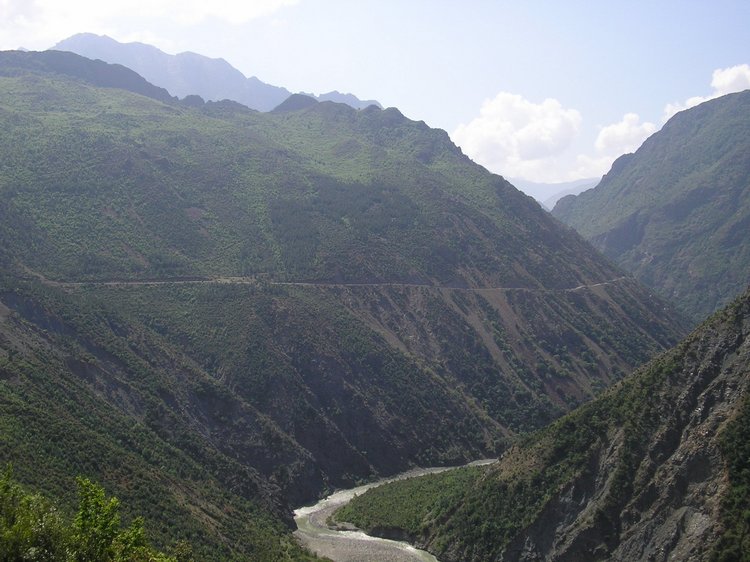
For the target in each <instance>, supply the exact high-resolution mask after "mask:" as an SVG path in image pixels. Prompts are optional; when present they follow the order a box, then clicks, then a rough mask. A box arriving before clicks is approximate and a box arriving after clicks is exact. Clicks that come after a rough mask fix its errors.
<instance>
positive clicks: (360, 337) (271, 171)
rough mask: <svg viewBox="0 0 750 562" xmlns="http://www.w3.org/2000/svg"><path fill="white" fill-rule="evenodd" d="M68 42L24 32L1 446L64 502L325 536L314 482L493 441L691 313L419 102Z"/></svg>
mask: <svg viewBox="0 0 750 562" xmlns="http://www.w3.org/2000/svg"><path fill="white" fill-rule="evenodd" d="M61 56H62V57H63V59H64V60H67V59H68V58H69V57H76V56H77V55H73V54H62V53H59V54H54V53H52V54H51V53H24V54H19V53H13V52H11V53H0V92H1V95H0V131H2V133H1V134H0V153H2V154H3V158H2V160H0V190H1V191H0V194H1V197H0V303H1V304H0V424H2V434H3V440H2V442H0V461H2V462H12V463H13V465H14V467H15V472H16V474H17V476H18V478H19V479H20V480H21V481H22V483H23V484H24V485H26V486H28V487H31V488H32V489H39V490H41V491H43V492H45V493H47V494H48V495H50V496H51V497H61V498H62V500H61V501H62V502H63V504H64V505H65V504H67V505H70V503H71V501H72V498H70V497H69V496H67V500H66V495H65V494H66V490H70V489H71V485H70V483H71V479H72V478H74V477H75V476H76V475H79V474H83V475H84V476H88V477H90V478H92V479H94V480H96V481H98V482H101V483H102V485H104V486H105V487H106V489H107V491H108V492H109V493H114V494H116V495H117V496H118V497H119V498H122V500H123V502H124V503H125V504H126V505H128V506H131V507H130V508H131V509H133V510H134V513H143V514H144V515H145V517H146V519H147V521H146V523H147V527H148V528H149V529H152V530H153V533H154V544H155V547H156V548H159V549H167V548H168V547H169V546H170V544H173V543H174V542H175V541H178V540H180V539H184V540H188V541H189V542H190V543H191V544H193V545H194V549H195V552H196V557H197V558H198V559H201V560H211V559H214V560H217V559H230V558H233V557H239V558H245V559H247V558H249V559H264V560H266V559H267V560H276V559H278V560H283V559H288V558H289V557H295V556H302V554H300V553H299V551H298V550H295V548H297V547H296V546H295V545H294V543H292V542H291V541H292V539H291V535H290V534H289V533H288V532H287V527H285V524H286V525H291V521H292V520H291V512H290V506H292V505H298V504H300V503H303V502H306V501H309V500H312V499H314V498H316V497H318V496H319V495H320V494H321V493H322V492H323V491H325V490H327V489H331V488H334V487H341V486H346V485H351V484H353V483H356V482H359V481H362V480H365V479H371V478H374V477H377V476H380V475H387V474H393V473H396V472H399V471H402V470H404V469H406V468H408V467H410V466H414V465H417V464H421V465H435V464H450V463H459V462H465V461H467V460H471V459H474V458H477V457H480V456H487V455H493V454H497V453H499V452H500V451H502V450H503V449H504V448H505V446H506V443H507V441H508V439H509V438H510V437H512V436H513V435H516V434H518V433H519V432H524V431H527V430H529V429H532V428H537V427H541V426H542V425H544V424H546V423H547V422H549V421H551V420H552V419H554V418H556V417H558V416H559V415H561V414H563V413H564V412H566V411H569V410H570V409H571V408H573V407H574V406H576V405H578V404H580V403H581V402H583V401H585V400H588V399H589V398H591V397H592V396H594V395H595V394H597V393H599V392H601V391H602V390H603V389H604V388H606V387H607V386H609V385H611V384H613V383H615V382H616V381H617V380H618V379H620V378H621V377H622V376H623V375H624V374H625V373H627V372H628V371H629V370H630V369H632V368H633V367H634V366H635V365H637V364H639V363H641V362H643V361H644V360H646V359H647V358H649V357H651V356H653V355H654V354H655V353H657V352H658V351H661V350H663V349H665V348H666V347H668V346H670V345H672V344H673V343H674V342H675V341H677V339H678V338H679V337H680V336H681V335H682V334H683V333H684V328H683V325H684V323H683V322H682V321H681V319H680V317H679V315H677V314H676V313H674V312H673V311H672V310H671V309H670V308H669V307H668V306H667V305H666V304H665V303H664V302H663V301H660V300H659V299H658V298H656V297H655V296H653V295H652V294H650V293H649V292H648V291H647V290H645V289H644V288H643V287H642V286H640V285H639V284H637V283H636V282H634V281H633V280H632V279H630V278H627V277H625V276H624V275H623V273H622V272H621V271H620V270H618V269H617V268H615V267H614V266H612V265H611V264H610V263H609V262H608V261H606V260H605V259H603V258H602V257H601V255H600V254H599V253H597V252H596V251H595V250H594V249H593V248H592V247H591V246H590V245H589V244H587V243H586V242H585V241H584V240H583V239H582V238H581V237H580V236H578V235H577V234H576V233H575V232H574V231H573V230H572V229H570V228H567V227H564V226H562V225H560V224H559V222H558V221H556V220H554V219H553V218H552V217H550V216H549V214H548V213H546V212H544V211H543V210H541V209H540V208H539V206H538V205H537V204H536V203H534V202H533V201H531V200H530V198H528V197H526V196H525V195H523V194H521V193H520V192H518V191H517V190H516V189H515V188H513V187H512V186H511V185H510V184H509V183H508V182H506V181H505V180H504V179H503V178H501V177H499V176H496V175H492V174H489V173H488V172H487V171H486V170H485V169H484V168H482V167H480V166H477V165H475V164H474V163H472V162H471V161H470V160H469V159H468V158H467V157H466V156H465V155H463V154H462V153H461V151H460V150H459V149H458V148H457V147H456V146H455V145H454V144H453V143H451V142H450V139H449V137H448V135H447V134H446V133H445V132H444V131H439V130H435V129H430V128H429V127H427V125H425V124H424V123H421V122H414V121H410V120H408V119H406V118H405V117H404V116H403V115H402V114H401V113H399V112H398V111H397V110H396V109H393V108H391V109H387V110H381V109H379V108H377V107H374V106H371V107H368V108H366V109H364V110H361V111H357V110H354V109H352V108H350V107H348V106H346V105H343V104H337V103H332V102H320V103H318V102H316V101H315V100H311V99H310V98H306V97H305V96H293V97H291V98H290V99H289V100H287V102H285V103H284V104H282V106H280V107H279V108H278V109H277V110H276V111H273V112H269V113H258V112H256V111H252V110H250V109H248V108H246V107H244V106H243V105H241V104H239V103H236V102H228V101H223V102H207V103H203V102H202V101H201V100H199V99H193V100H183V101H182V102H178V101H176V100H173V99H171V98H169V99H167V98H165V99H163V100H161V99H155V98H154V97H153V96H148V95H143V94H142V93H139V92H137V91H134V90H136V89H138V88H140V85H139V84H140V83H136V82H132V83H131V82H130V81H129V80H123V83H124V85H123V86H121V87H117V88H115V87H110V86H109V85H107V84H109V83H107V84H105V85H104V86H102V85H100V83H99V82H98V81H99V80H100V79H101V76H103V75H106V73H105V72H104V70H102V69H103V68H104V67H102V66H101V65H102V63H101V62H96V61H91V60H89V59H85V58H83V57H78V59H77V64H76V65H72V64H70V63H69V62H66V63H65V64H64V65H62V67H61V68H59V69H55V68H54V65H53V67H52V68H50V67H49V66H45V64H47V63H46V62H45V63H44V64H42V62H40V61H49V60H50V57H52V58H54V57H61ZM106 68H107V70H106V72H109V73H113V74H114V75H117V76H120V77H121V78H128V77H132V76H133V73H132V71H130V70H128V69H126V68H124V67H122V66H117V65H113V66H111V67H106ZM96 69H98V70H96ZM94 70H96V72H95V71H94ZM103 73H104V74H103ZM131 86H132V87H131ZM66 501H67V503H66ZM284 553H286V554H284ZM290 553H292V554H293V555H294V556H292V554H290Z"/></svg>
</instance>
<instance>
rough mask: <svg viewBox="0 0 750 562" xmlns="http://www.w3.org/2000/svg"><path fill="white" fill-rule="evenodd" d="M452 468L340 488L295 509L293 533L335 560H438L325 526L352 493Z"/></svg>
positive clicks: (398, 544)
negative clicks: (349, 487) (310, 504)
mask: <svg viewBox="0 0 750 562" xmlns="http://www.w3.org/2000/svg"><path fill="white" fill-rule="evenodd" d="M495 460H496V459H486V460H480V461H475V462H473V463H470V464H468V465H464V466H478V465H483V464H490V463H492V462H495ZM454 468H460V467H440V468H419V469H414V470H410V471H408V472H404V473H402V474H399V475H397V476H394V477H392V478H387V479H385V480H379V481H377V482H372V483H370V484H365V485H364V486H358V487H357V488H351V489H349V490H339V491H338V492H335V493H333V494H331V495H330V496H328V497H326V498H323V499H322V500H320V501H319V502H318V503H316V504H315V505H312V506H307V507H300V508H299V509H296V510H295V511H294V521H295V522H296V523H297V530H296V531H295V532H294V534H295V536H296V537H297V538H298V539H299V541H300V542H301V543H302V544H303V545H304V546H305V547H307V548H308V549H309V550H311V551H312V552H315V553H316V554H317V555H318V556H324V557H327V558H330V559H331V560H333V561H334V562H415V561H419V562H439V561H438V559H437V558H435V557H434V556H433V555H432V554H430V553H429V552H425V551H424V550H419V549H417V548H414V547H413V546H411V545H410V544H407V543H405V542H399V541H392V540H388V539H380V538H377V537H371V536H369V535H366V534H365V533H363V532H361V531H337V530H334V529H331V528H330V527H328V526H327V525H326V520H327V519H328V517H329V516H330V515H331V514H332V513H333V512H334V511H336V510H337V509H338V508H339V507H341V506H342V505H345V504H347V503H348V502H349V500H351V499H352V498H353V497H354V496H356V495H359V494H362V493H364V492H365V491H367V490H369V489H370V488H374V487H375V486H380V485H382V484H387V483H388V482H393V481H395V480H402V479H404V478H412V477H415V476H423V475H425V474H435V473H438V472H443V471H446V470H453V469H454Z"/></svg>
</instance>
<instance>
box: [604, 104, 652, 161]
mask: <svg viewBox="0 0 750 562" xmlns="http://www.w3.org/2000/svg"><path fill="white" fill-rule="evenodd" d="M655 131H656V125H654V124H653V123H649V122H648V121H646V122H644V123H641V118H640V117H638V114H636V113H626V114H625V115H623V117H622V120H621V121H619V122H618V123H613V124H611V125H607V126H606V127H602V129H601V130H600V131H599V134H598V135H597V137H596V141H595V142H594V147H595V148H596V150H597V152H599V153H600V154H609V155H615V156H619V155H620V154H624V153H626V152H633V151H635V150H637V149H638V147H639V146H641V144H642V143H643V141H644V140H646V138H648V137H649V136H651V135H652V134H653V133H654V132H655Z"/></svg>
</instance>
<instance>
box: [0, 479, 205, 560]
mask: <svg viewBox="0 0 750 562" xmlns="http://www.w3.org/2000/svg"><path fill="white" fill-rule="evenodd" d="M76 482H77V485H78V511H77V512H76V514H75V516H74V517H73V518H72V520H68V519H67V518H66V517H64V516H63V514H62V513H61V512H60V510H59V508H58V507H57V506H55V504H54V503H52V502H50V501H49V500H48V499H46V498H45V497H44V496H42V495H40V494H33V493H30V492H28V491H26V490H24V489H23V487H22V486H20V485H19V484H18V483H17V482H15V481H14V480H13V479H12V471H11V470H10V469H9V468H8V469H6V471H5V472H4V473H3V475H2V476H0V560H3V561H8V562H12V561H18V560H45V561H49V562H63V561H64V562H136V561H142V562H189V561H190V560H192V550H191V547H190V545H189V544H188V543H180V544H177V545H175V546H174V548H173V552H174V556H167V555H165V554H163V553H161V552H158V551H156V550H154V549H153V548H152V547H151V546H150V545H149V544H148V541H147V539H146V531H145V529H144V526H143V520H142V519H139V518H137V519H134V520H133V521H132V522H131V523H130V525H128V526H127V527H125V528H123V527H122V524H121V520H120V501H119V500H118V499H117V498H107V497H106V494H105V492H104V489H103V488H102V487H101V486H99V485H97V484H95V483H93V482H91V481H90V480H88V479H87V478H78V479H77V480H76Z"/></svg>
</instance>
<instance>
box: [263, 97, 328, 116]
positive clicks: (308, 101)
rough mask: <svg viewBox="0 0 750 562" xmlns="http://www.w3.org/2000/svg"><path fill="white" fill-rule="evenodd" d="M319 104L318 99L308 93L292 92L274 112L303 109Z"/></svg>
mask: <svg viewBox="0 0 750 562" xmlns="http://www.w3.org/2000/svg"><path fill="white" fill-rule="evenodd" d="M315 105H318V101H317V100H316V99H315V98H313V97H310V96H308V95H307V94H292V95H291V96H289V97H288V98H287V99H285V100H284V101H283V102H281V103H280V104H279V105H278V106H276V107H275V108H274V109H273V113H286V112H289V111H301V110H303V109H308V108H310V107H313V106H315Z"/></svg>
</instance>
